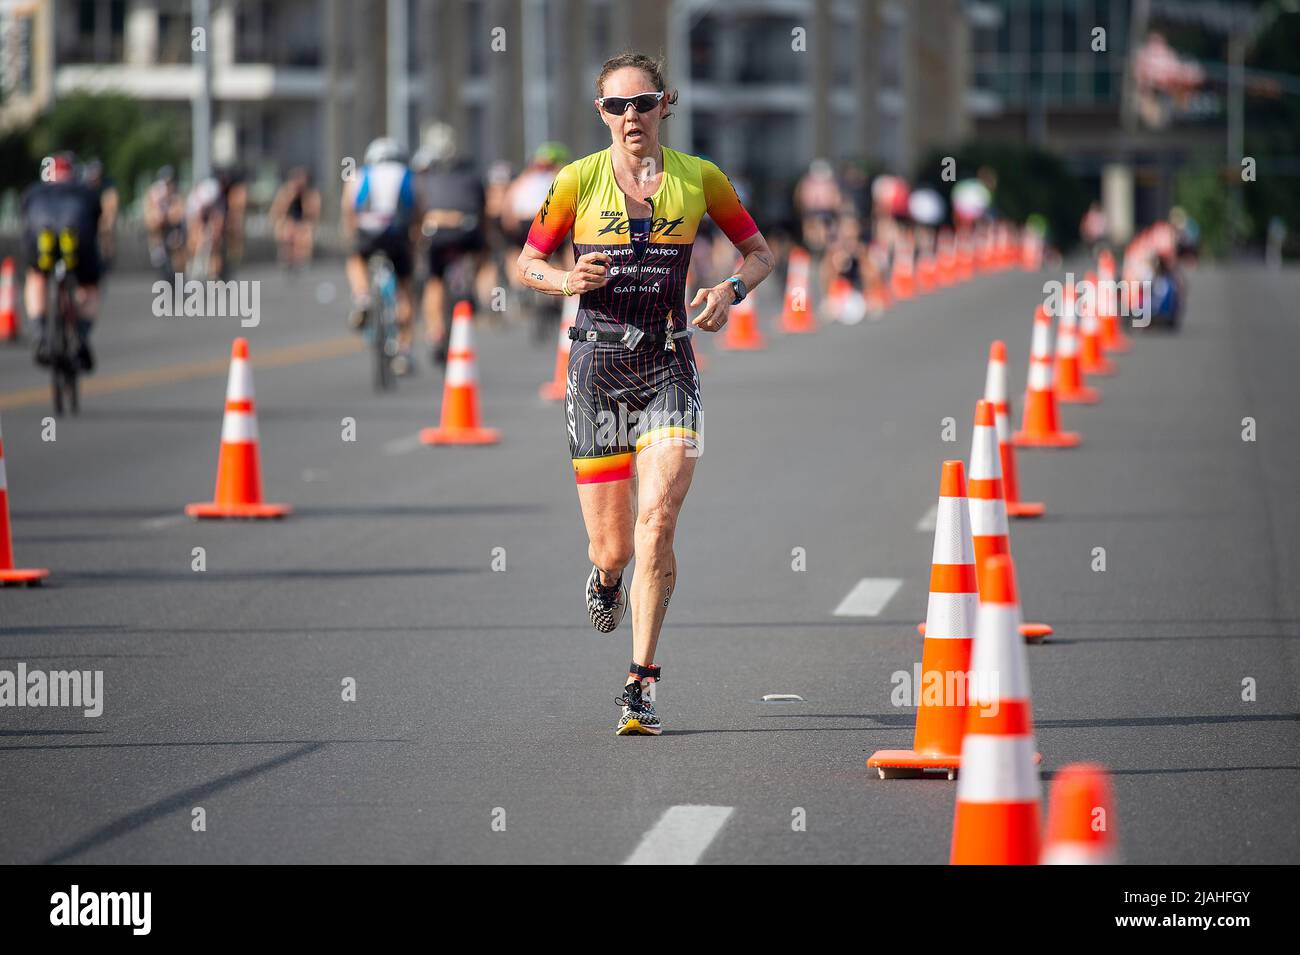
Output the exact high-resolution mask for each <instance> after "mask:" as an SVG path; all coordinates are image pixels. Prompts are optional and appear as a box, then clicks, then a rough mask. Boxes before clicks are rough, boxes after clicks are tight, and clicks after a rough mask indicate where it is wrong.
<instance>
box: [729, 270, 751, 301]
mask: <svg viewBox="0 0 1300 955" xmlns="http://www.w3.org/2000/svg"><path fill="white" fill-rule="evenodd" d="M727 281H728V282H730V283H731V287H732V289H733V290H734V291H735V293H736V297H735V299H733V300H732V303H731V304H732V305H739V304H740V303H741V302H743V301H744V300H745V296H746V295H748V294H749V286H747V285H746V284H745V283H744V282H743V281H742V280H741V279H740V277H739V276H738V275H733V276H732V277H731V278H729V279H727Z"/></svg>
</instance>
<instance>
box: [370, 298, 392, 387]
mask: <svg viewBox="0 0 1300 955" xmlns="http://www.w3.org/2000/svg"><path fill="white" fill-rule="evenodd" d="M373 301H374V302H375V303H376V308H375V316H374V319H375V320H374V346H375V390H376V391H388V390H390V389H391V388H392V387H393V386H394V384H395V379H396V376H395V375H394V374H393V355H392V338H393V333H392V325H393V312H392V305H391V303H390V302H389V301H388V299H387V297H386V296H384V295H382V294H378V296H377V297H376V298H375V299H373Z"/></svg>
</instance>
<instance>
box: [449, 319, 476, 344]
mask: <svg viewBox="0 0 1300 955" xmlns="http://www.w3.org/2000/svg"><path fill="white" fill-rule="evenodd" d="M473 342H474V323H473V322H471V321H470V320H469V319H467V318H455V319H452V322H451V340H450V341H449V342H448V343H447V351H448V352H454V351H470V350H471V349H472V348H473V347H474V344H473Z"/></svg>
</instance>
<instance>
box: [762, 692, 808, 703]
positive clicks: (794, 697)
mask: <svg viewBox="0 0 1300 955" xmlns="http://www.w3.org/2000/svg"><path fill="white" fill-rule="evenodd" d="M803 701H804V699H803V697H802V696H800V695H799V694H798V693H764V694H763V702H764V703H802V702H803Z"/></svg>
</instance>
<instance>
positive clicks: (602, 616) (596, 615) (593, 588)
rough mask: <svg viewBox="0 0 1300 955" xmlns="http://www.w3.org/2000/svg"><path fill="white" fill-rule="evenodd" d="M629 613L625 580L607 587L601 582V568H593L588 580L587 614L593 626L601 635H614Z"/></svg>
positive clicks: (620, 579) (620, 578) (619, 580)
mask: <svg viewBox="0 0 1300 955" xmlns="http://www.w3.org/2000/svg"><path fill="white" fill-rule="evenodd" d="M626 612H627V588H626V587H624V586H623V578H622V577H619V579H618V583H616V584H613V585H611V586H609V587H606V586H605V585H604V584H602V583H601V582H600V568H598V567H594V566H593V567H592V568H591V576H590V577H588V578H587V613H588V615H590V617H591V625H592V626H593V627H595V628H596V629H597V630H599V631H600V632H601V633H613V632H614V629H615V628H616V627H617V626H618V625H619V623H620V622H621V621H622V620H623V614H625V613H626Z"/></svg>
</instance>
